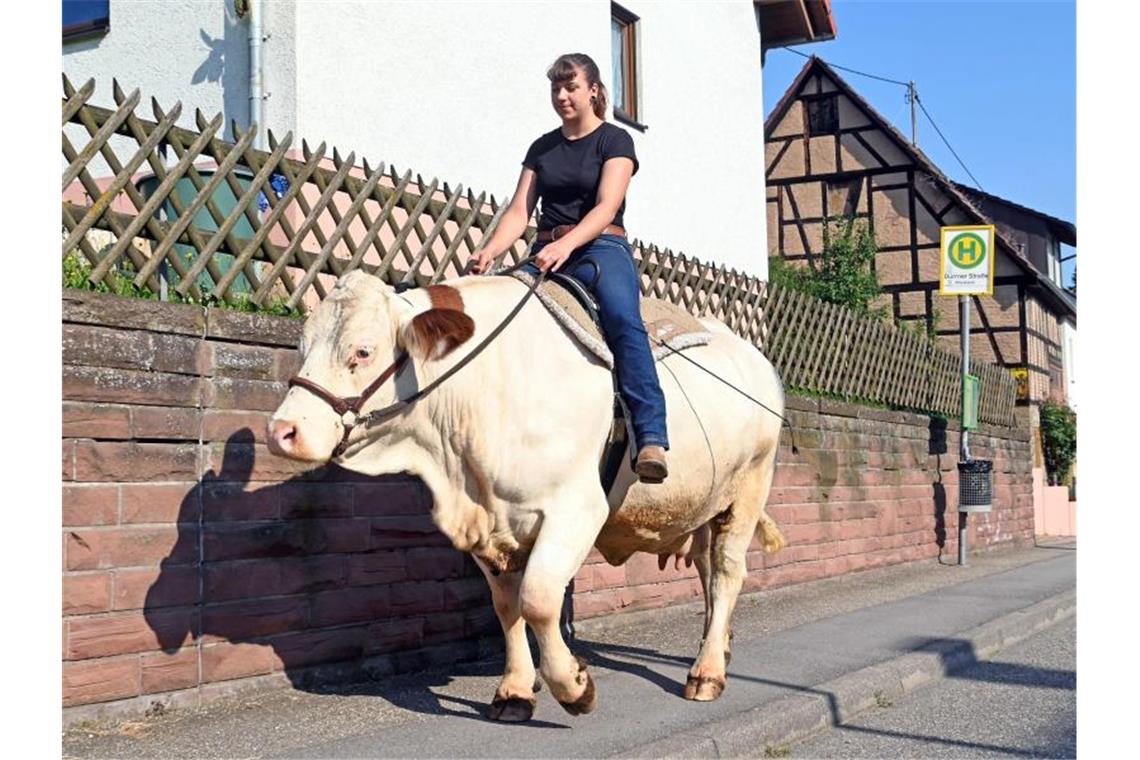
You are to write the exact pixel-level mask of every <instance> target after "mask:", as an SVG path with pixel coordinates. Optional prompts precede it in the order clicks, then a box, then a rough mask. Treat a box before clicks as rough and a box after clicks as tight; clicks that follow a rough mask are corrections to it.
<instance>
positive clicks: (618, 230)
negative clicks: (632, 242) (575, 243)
mask: <svg viewBox="0 0 1140 760" xmlns="http://www.w3.org/2000/svg"><path fill="white" fill-rule="evenodd" d="M576 226H577V225H574V224H560V225H558V226H557V227H554V228H553V229H549V230H539V233H538V242H540V243H549V242H550V241H552V240H557V239H558V238H560V237H562V236H563V235H565V234H566V233H567V232H569V231H570V230H572V229H574V228H575V227H576ZM599 234H601V235H620V236H621V237H625V227H619V226H617V225H616V224H611V225H609V226H607V227H606V228H605V229H604V230H602V231H601V232H600V233H599Z"/></svg>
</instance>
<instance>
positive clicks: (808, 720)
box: [617, 590, 1077, 758]
mask: <svg viewBox="0 0 1140 760" xmlns="http://www.w3.org/2000/svg"><path fill="white" fill-rule="evenodd" d="M1076 609H1077V592H1076V590H1071V591H1066V592H1064V593H1062V594H1057V595H1056V596H1052V597H1050V598H1048V599H1045V600H1043V601H1040V602H1037V603H1036V604H1032V605H1030V606H1028V607H1024V608H1022V609H1020V610H1017V611H1015V612H1011V613H1009V614H1006V615H1003V616H1001V617H999V618H995V619H994V620H991V621H989V622H986V623H983V624H982V625H979V626H977V627H975V628H971V629H969V630H967V631H963V632H961V633H959V634H956V635H955V636H954V637H953V638H948V639H941V640H937V641H934V642H926V643H924V644H923V645H922V646H921V648H919V649H917V650H916V651H913V652H910V653H908V654H904V655H902V656H900V657H896V658H894V659H892V660H887V661H885V662H881V663H878V664H876V665H871V666H869V667H866V668H862V669H860V670H856V671H853V672H851V673H848V674H846V675H843V676H840V677H839V678H835V679H833V680H831V681H827V682H825V683H821V684H818V685H816V686H811V687H803V693H801V694H793V695H791V696H787V697H782V698H780V699H777V700H774V701H772V702H767V703H765V704H763V705H761V706H759V707H756V708H754V709H751V710H746V711H745V712H743V713H738V714H736V715H733V716H732V717H729V718H726V719H724V720H719V721H714V722H711V723H707V724H705V725H702V726H701V727H700V728H699V729H695V730H690V731H682V732H679V733H676V734H672V735H670V736H667V737H665V738H663V739H658V740H656V741H653V742H650V743H648V744H643V745H641V746H638V747H634V748H633V749H630V750H626V751H624V752H622V753H620V754H618V755H617V757H654V758H656V757H670V758H676V757H739V756H748V757H756V756H758V755H763V754H765V753H766V751H770V750H776V749H778V748H782V747H785V746H786V745H788V744H790V743H792V742H795V741H799V740H801V739H804V738H805V737H807V736H809V735H811V734H813V733H816V732H817V731H821V730H823V729H826V728H829V727H831V726H835V725H839V724H841V723H845V722H847V721H848V720H850V719H851V718H852V717H854V716H856V715H858V714H859V713H861V712H864V711H865V710H868V709H870V708H872V707H875V706H876V705H879V704H885V703H887V702H890V701H893V700H895V699H898V698H900V697H902V696H903V695H905V694H908V693H910V692H912V691H914V690H916V689H919V688H922V687H924V686H927V685H929V684H930V683H931V682H933V681H936V680H938V679H940V678H942V677H944V676H946V675H947V674H949V673H954V672H956V671H959V670H961V669H962V668H964V667H967V666H968V665H970V664H971V663H973V662H975V661H977V660H984V659H988V658H990V657H993V656H994V655H995V654H997V653H998V652H1000V651H1001V650H1003V649H1005V648H1007V647H1009V646H1012V645H1014V644H1016V643H1018V642H1020V641H1023V640H1025V639H1027V638H1029V637H1030V636H1032V635H1033V634H1035V633H1037V632H1039V631H1041V630H1044V629H1045V628H1048V627H1049V626H1051V625H1053V624H1055V623H1058V622H1060V621H1061V620H1064V619H1066V618H1068V617H1071V616H1072V615H1074V614H1075V613H1076ZM773 754H775V753H773Z"/></svg>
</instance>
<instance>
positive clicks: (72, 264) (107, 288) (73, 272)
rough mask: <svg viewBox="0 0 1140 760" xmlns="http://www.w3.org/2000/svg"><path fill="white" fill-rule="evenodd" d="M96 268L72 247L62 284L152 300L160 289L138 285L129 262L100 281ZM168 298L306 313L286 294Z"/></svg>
mask: <svg viewBox="0 0 1140 760" xmlns="http://www.w3.org/2000/svg"><path fill="white" fill-rule="evenodd" d="M93 268H94V267H92V266H91V263H90V262H88V261H87V259H86V258H84V256H83V255H82V254H81V253H79V251H72V252H71V253H69V254H68V255H67V256H65V257H64V259H63V287H65V288H78V289H80V290H92V291H95V292H96V293H110V294H113V295H117V296H127V297H129V298H143V299H147V300H150V301H155V300H158V293H155V292H154V291H153V290H151V289H150V288H147V287H138V286H137V285H135V284H134V281H133V280H134V276H135V274H136V272H135V269H134V267H133V266H132V265H131V264H130V262H124V263H122V264H119V265H118V266H117V267H116V268H114V269H112V270H111V271H109V272H108V273H107V276H106V277H104V278H103V280H102V281H101V282H98V283H94V282H91V280H90V279H88V278H89V277H90V276H91V270H92V269H93ZM167 299H168V300H169V301H170V302H171V303H192V304H198V305H200V306H212V307H215V308H219V309H232V310H234V311H244V312H250V313H256V314H271V315H274V316H278V317H292V318H294V319H302V318H304V316H305V313H304V312H303V311H301V310H300V309H298V308H289V306H288V299H286V298H284V297H278V298H274V299H273V300H271V301H269V302H268V303H266V304H264V305H262V306H259V305H258V304H255V303H254V302H253V301H251V300H250V296H249V295H248V294H246V293H241V294H239V295H237V296H236V297H235V299H234V300H233V301H225V300H222V299H218V298H211V297H208V296H207V297H205V298H202V299H201V300H194V299H191V298H188V297H184V296H181V295H179V293H178V292H177V291H176V290H174V289H173V288H171V289H170V290H168V291H167Z"/></svg>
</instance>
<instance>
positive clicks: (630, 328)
mask: <svg viewBox="0 0 1140 760" xmlns="http://www.w3.org/2000/svg"><path fill="white" fill-rule="evenodd" d="M545 245H546V243H540V242H535V244H534V247H533V248H531V251H530V252H531V254H535V253H538V252H539V251H540V250H542V248H543V246H545ZM520 269H522V270H525V271H527V272H529V273H530V274H532V275H534V276H536V277H537V276H538V272H539V269H538V266H537V265H536V264H535V263H534V262H533V261H531V262H527V263H526V264H524V265H523V266H522V267H520ZM558 271H559V272H561V273H563V274H568V275H570V276H571V277H573V278H574V279H575V280H577V281H578V282H580V283H582V285H584V286H585V288H586V290H588V291H589V292H590V293H591V294H593V296H594V299H595V300H596V301H597V302H598V315H599V316H600V317H601V321H602V334H603V335H604V336H605V339H606V345H608V346H609V348H610V351H611V352H612V353H613V355H614V368H615V370H616V372H617V379H618V390H619V391H620V392H621V396H622V398H623V399H624V400H625V404H626V407H628V409H629V414H630V416H631V417H632V418H633V419H632V420H631V424H632V427H633V436H634V443H635V445H636V449H635V451H636V450H639V449H641V447H643V446H651V445H656V446H663V447H664V448H666V449H667V448H669V437H668V435H666V432H665V394H663V393H662V392H661V383H660V382H659V381H658V379H657V368H656V367H655V366H654V364H653V354H652V353H651V351H650V348H649V336H648V335H647V334H646V332H645V325H643V324H642V322H641V309H640V307H639V304H638V302H639V299H640V297H641V290H640V287H639V279H640V278H639V276H638V274H637V266H636V265H635V264H634V261H633V248H632V246H630V244H629V241H628V240H626V239H625V238H624V237H621V236H620V235H600V236H599V237H597V238H595V239H594V240H593V241H591V242H589V243H587V244H586V245H584V246H582V247H581V248H576V249H574V252H573V253H571V254H570V257H569V258H568V259H566V261H565V262H564V263H563V264H562V266H561V267H560V268H559V269H558Z"/></svg>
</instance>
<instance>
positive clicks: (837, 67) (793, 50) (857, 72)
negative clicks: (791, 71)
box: [784, 48, 910, 87]
mask: <svg viewBox="0 0 1140 760" xmlns="http://www.w3.org/2000/svg"><path fill="white" fill-rule="evenodd" d="M784 49H785V50H787V51H788V52H790V53H795V54H796V55H800V56H803V57H804V58H811V56H810V55H808V54H807V53H801V52H800V51H798V50H796V49H795V48H784ZM816 57H817V58H818V57H819V56H816ZM819 60H821V61H823V59H822V58H820V59H819ZM824 63H826V64H827V65H828V66H830V67H831V68H833V69H839V70H840V71H849V72H851V73H852V74H858V75H859V76H861V77H870V78H871V79H878V80H879V81H880V82H890V83H891V84H900V85H902V86H903V87H909V86H910V85H909V84H908V83H907V82H900V81H899V80H897V79H887V78H886V77H879V76H875V75H874V74H868V73H867V72H865V71H856V70H855V69H849V68H846V67H844V66H840V65H838V64H835V63H832V62H831V61H824Z"/></svg>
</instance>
